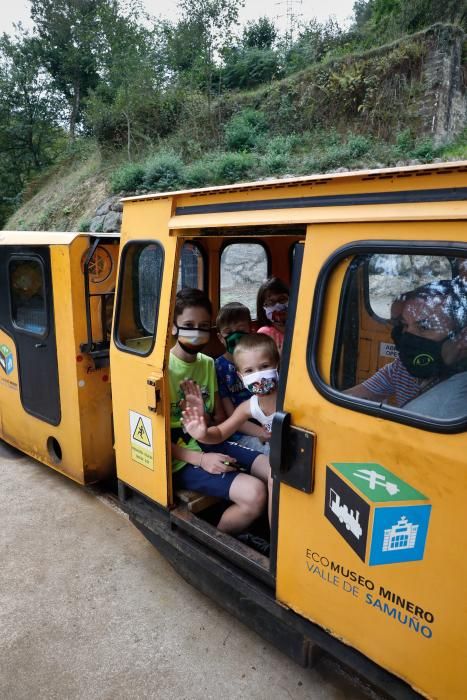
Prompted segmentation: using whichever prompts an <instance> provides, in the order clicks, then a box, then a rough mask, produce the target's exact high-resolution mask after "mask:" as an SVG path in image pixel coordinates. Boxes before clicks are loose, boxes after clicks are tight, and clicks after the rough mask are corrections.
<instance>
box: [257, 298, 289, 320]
mask: <svg viewBox="0 0 467 700" xmlns="http://www.w3.org/2000/svg"><path fill="white" fill-rule="evenodd" d="M288 308H289V304H288V302H285V303H284V304H272V306H263V309H264V313H265V314H266V318H267V319H268V321H271V322H272V323H280V324H282V325H284V324H285V322H286V319H287V309H288Z"/></svg>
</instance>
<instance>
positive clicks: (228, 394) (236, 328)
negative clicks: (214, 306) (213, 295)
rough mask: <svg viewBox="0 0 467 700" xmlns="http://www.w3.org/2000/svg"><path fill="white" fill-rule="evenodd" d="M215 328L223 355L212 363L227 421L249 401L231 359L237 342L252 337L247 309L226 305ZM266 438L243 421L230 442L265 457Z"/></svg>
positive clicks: (259, 427)
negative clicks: (232, 441) (233, 441)
mask: <svg viewBox="0 0 467 700" xmlns="http://www.w3.org/2000/svg"><path fill="white" fill-rule="evenodd" d="M216 327H217V337H218V338H219V340H220V342H221V343H222V345H223V346H224V347H225V353H224V354H223V355H221V356H220V357H218V358H217V360H216V361H215V367H216V374H217V383H218V386H219V396H220V399H221V402H222V406H223V408H224V411H225V414H226V416H227V418H229V417H230V416H231V415H232V413H233V412H234V411H235V409H236V408H237V406H239V405H240V404H241V403H243V402H244V401H248V400H249V399H250V398H251V393H250V392H249V391H248V389H247V388H246V387H245V386H244V384H243V382H242V380H241V378H240V377H239V375H238V373H237V369H236V367H235V365H234V361H233V355H232V353H233V351H234V350H235V347H236V345H237V343H238V342H239V340H240V339H241V338H243V337H244V336H245V335H248V334H249V333H251V316H250V310H249V308H248V307H247V306H245V305H244V304H240V303H239V302H235V301H234V302H231V303H230V304H225V306H223V307H222V308H221V309H220V311H219V313H218V314H217V319H216ZM269 438H270V433H269V432H268V430H267V429H266V428H264V427H263V426H262V425H259V424H258V423H253V422H252V421H251V420H247V421H245V423H244V424H243V425H241V426H240V427H239V429H238V431H237V432H236V433H235V434H234V435H233V436H232V440H235V442H238V443H239V444H240V445H244V446H245V447H250V448H252V449H254V450H258V452H263V453H264V454H268V453H269V444H268V441H269Z"/></svg>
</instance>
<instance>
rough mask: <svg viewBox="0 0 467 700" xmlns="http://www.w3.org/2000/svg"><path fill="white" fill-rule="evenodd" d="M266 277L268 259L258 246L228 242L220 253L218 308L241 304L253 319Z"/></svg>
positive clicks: (257, 244) (267, 274) (263, 249)
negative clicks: (259, 291) (233, 303)
mask: <svg viewBox="0 0 467 700" xmlns="http://www.w3.org/2000/svg"><path fill="white" fill-rule="evenodd" d="M268 276H269V258H268V254H267V251H266V248H265V247H264V246H263V245H262V244H261V243H229V244H228V245H226V246H225V248H224V249H223V251H222V254H221V269H220V305H221V306H223V305H224V304H228V303H229V302H231V301H241V302H242V303H243V304H245V305H246V306H248V308H249V309H250V312H251V315H252V318H256V295H257V292H258V288H259V286H260V285H261V284H262V283H263V282H264V280H266V279H267V278H268Z"/></svg>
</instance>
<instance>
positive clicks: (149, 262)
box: [116, 243, 164, 355]
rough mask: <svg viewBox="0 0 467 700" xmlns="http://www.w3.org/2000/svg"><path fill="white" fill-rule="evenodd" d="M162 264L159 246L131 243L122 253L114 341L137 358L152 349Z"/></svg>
mask: <svg viewBox="0 0 467 700" xmlns="http://www.w3.org/2000/svg"><path fill="white" fill-rule="evenodd" d="M163 262H164V253H163V250H162V248H161V246H160V245H159V244H158V243H130V244H129V245H128V246H126V247H125V249H124V251H123V253H122V263H121V272H120V284H119V295H118V302H117V304H118V306H117V316H116V318H117V322H116V340H117V343H118V344H119V345H121V346H125V347H126V348H127V349H128V350H130V351H132V352H135V353H138V354H140V355H148V354H149V353H150V351H151V349H152V347H153V345H154V333H155V328H156V325H157V315H158V310H159V297H160V289H161V281H162V270H163Z"/></svg>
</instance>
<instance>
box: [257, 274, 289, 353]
mask: <svg viewBox="0 0 467 700" xmlns="http://www.w3.org/2000/svg"><path fill="white" fill-rule="evenodd" d="M288 306H289V288H288V287H287V285H285V284H284V282H282V280H280V279H279V278H278V277H270V278H269V279H267V280H266V281H265V282H263V284H262V285H261V287H260V288H259V289H258V295H257V297H256V318H257V320H258V326H259V328H258V333H264V335H269V336H270V337H271V338H272V339H273V340H274V342H275V343H276V345H277V347H278V350H279V354H281V353H282V345H283V344H284V333H285V323H286V320H287V310H288Z"/></svg>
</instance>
